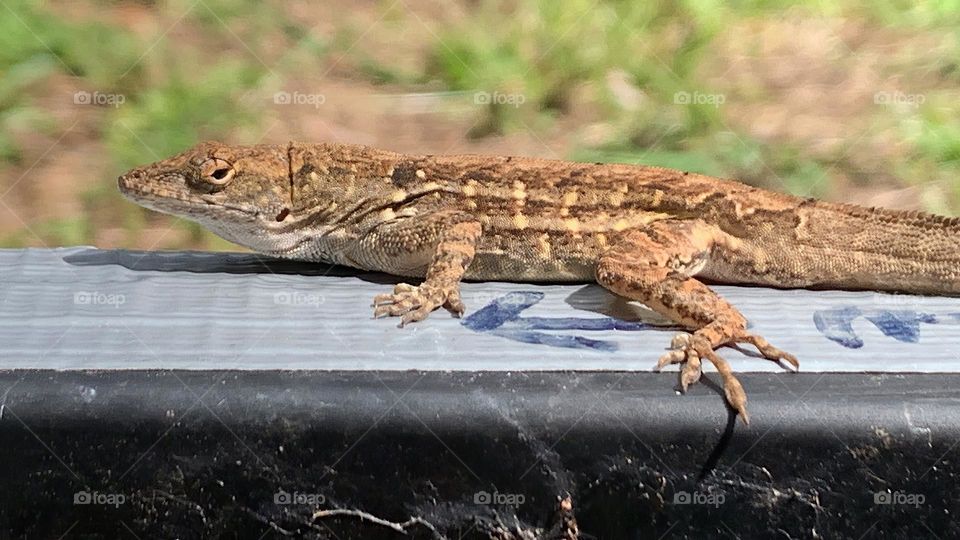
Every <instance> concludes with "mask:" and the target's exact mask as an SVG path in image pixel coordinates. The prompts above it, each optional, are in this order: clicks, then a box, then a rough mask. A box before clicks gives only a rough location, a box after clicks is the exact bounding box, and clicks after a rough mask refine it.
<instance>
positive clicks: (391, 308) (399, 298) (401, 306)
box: [373, 282, 466, 327]
mask: <svg viewBox="0 0 960 540" xmlns="http://www.w3.org/2000/svg"><path fill="white" fill-rule="evenodd" d="M440 306H443V307H445V308H447V309H448V310H449V311H450V312H451V313H453V315H454V316H455V317H460V316H461V315H463V312H464V311H465V310H466V307H465V306H464V305H463V301H462V300H461V299H460V290H459V287H458V286H457V285H456V284H454V285H453V286H449V287H443V286H437V285H434V284H432V283H430V282H424V283H422V284H421V285H419V286H414V285H410V284H409V283H398V284H397V285H396V286H395V287H394V288H393V293H386V294H378V295H377V296H376V297H374V299H373V307H374V308H375V309H374V311H373V317H374V318H380V317H385V316H391V317H400V326H401V327H402V326H403V325H405V324H407V323H411V322H417V321H422V320H423V319H426V318H427V316H428V315H430V312H432V311H433V310H435V309H437V308H438V307H440Z"/></svg>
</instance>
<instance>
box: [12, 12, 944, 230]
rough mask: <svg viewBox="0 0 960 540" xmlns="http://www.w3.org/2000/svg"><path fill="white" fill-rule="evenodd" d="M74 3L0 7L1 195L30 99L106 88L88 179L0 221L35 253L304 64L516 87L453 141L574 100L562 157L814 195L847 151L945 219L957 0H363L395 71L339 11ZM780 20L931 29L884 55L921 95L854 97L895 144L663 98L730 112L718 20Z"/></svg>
mask: <svg viewBox="0 0 960 540" xmlns="http://www.w3.org/2000/svg"><path fill="white" fill-rule="evenodd" d="M80 4H84V5H87V6H88V7H89V10H90V12H91V13H94V14H95V13H97V12H98V10H106V11H116V13H114V15H117V16H116V17H97V16H92V17H76V16H71V15H66V14H64V13H62V12H60V11H59V10H57V9H55V8H54V7H52V5H50V4H47V3H45V2H41V1H39V0H24V1H21V2H16V3H4V4H3V6H2V7H0V171H7V173H5V174H4V178H10V180H5V181H4V184H3V185H2V186H0V188H2V189H3V191H7V189H8V188H9V187H10V184H12V182H13V180H15V179H16V178H17V177H18V176H20V175H21V174H25V173H23V171H29V167H30V166H31V162H32V161H34V160H37V159H38V156H39V154H40V152H42V151H43V148H40V149H39V150H38V148H36V147H35V146H33V143H32V142H31V141H34V139H35V137H34V135H33V134H39V135H40V136H45V137H46V138H47V139H57V137H58V136H60V134H61V133H62V132H63V130H65V129H66V128H67V126H65V125H64V121H63V119H62V118H60V117H58V115H57V113H56V111H52V110H50V107H49V106H48V105H49V100H48V101H47V102H44V101H43V99H41V98H40V97H38V96H41V97H42V96H44V95H48V94H50V93H51V92H56V90H57V89H59V88H68V89H75V88H81V89H89V90H90V91H98V92H101V93H106V94H118V95H123V96H124V98H125V102H124V103H123V105H122V106H119V107H106V108H98V109H97V111H98V113H100V114H98V115H97V116H96V118H95V120H93V121H92V122H91V123H89V124H87V123H85V124H84V126H85V128H84V129H85V130H86V131H85V132H83V133H81V134H80V135H82V136H83V137H87V138H89V139H90V140H93V141H96V142H98V144H99V146H98V148H102V149H103V153H104V154H103V155H99V156H95V157H93V158H92V159H96V160H97V161H99V162H101V163H102V164H103V173H102V177H101V178H99V179H97V180H96V181H95V182H93V183H91V185H86V186H82V187H81V188H78V190H77V195H76V196H77V197H78V199H79V205H80V207H81V208H82V209H83V212H81V213H80V214H79V215H62V216H53V217H45V218H43V219H42V220H40V221H37V222H31V223H28V226H29V227H15V228H14V229H13V230H2V231H0V244H2V245H4V246H21V245H37V244H38V238H37V237H39V240H40V241H41V242H43V243H46V244H48V245H61V244H79V243H93V242H96V241H97V240H98V239H99V238H101V233H102V231H104V230H105V229H107V228H120V229H121V230H122V231H123V238H122V239H121V240H118V242H119V243H121V244H124V245H138V244H141V243H143V240H142V238H141V235H142V233H143V231H144V230H145V229H146V228H147V227H148V224H149V221H151V220H153V219H155V218H154V217H153V216H152V215H151V214H149V213H147V212H146V211H144V210H142V209H139V208H137V207H135V206H134V205H132V204H129V203H126V202H125V201H123V200H122V199H121V198H120V197H119V195H118V194H117V192H116V189H115V186H114V183H113V182H114V181H113V178H115V177H116V174H118V173H119V172H122V171H123V170H126V169H128V168H130V167H133V166H135V165H140V164H143V163H147V162H151V161H154V160H156V159H159V158H161V157H165V156H167V155H169V154H173V153H175V152H179V151H181V150H182V149H183V148H185V147H187V146H190V145H192V144H194V143H196V142H197V141H200V140H203V139H207V138H223V137H224V136H225V135H230V136H233V137H235V138H236V139H239V140H237V142H256V141H257V138H258V136H259V134H260V133H262V132H263V130H264V129H266V126H265V125H264V118H263V114H262V109H263V105H264V103H263V102H258V101H256V100H255V98H251V96H257V95H259V94H260V93H263V92H266V93H268V94H269V93H272V91H273V90H275V89H277V88H281V87H282V84H283V82H284V81H285V80H290V79H296V78H297V77H299V76H301V75H302V73H303V72H304V71H305V70H314V71H316V72H317V73H324V72H325V67H324V66H328V65H332V64H337V65H339V67H340V69H342V70H346V71H348V72H349V73H348V75H347V76H349V77H351V78H354V79H357V80H361V81H365V82H367V83H369V84H370V85H374V86H381V87H386V88H387V89H388V90H389V88H391V87H397V88H398V89H402V90H403V91H409V90H410V89H413V90H416V89H417V88H429V89H430V90H438V87H437V85H439V86H440V88H439V90H448V91H465V92H478V91H482V92H485V93H487V94H492V93H497V94H498V95H501V96H522V99H523V104H522V105H521V106H515V105H514V104H512V103H489V104H487V105H486V106H485V107H483V108H480V109H479V112H478V114H479V115H480V117H479V118H478V119H477V122H476V123H475V124H474V127H473V128H472V129H471V131H470V133H469V134H468V135H469V137H471V138H472V139H473V140H483V139H484V138H488V137H495V136H498V135H501V134H511V133H517V132H524V131H526V130H528V129H533V130H534V131H535V133H534V135H533V136H534V137H540V136H545V135H543V134H544V133H547V132H549V131H550V129H551V128H552V127H553V126H555V125H557V124H558V123H559V122H561V121H563V120H564V119H565V118H577V117H579V116H581V115H583V114H585V113H583V112H582V111H583V110H588V111H589V115H588V116H589V117H590V120H589V121H590V122H591V123H593V124H599V125H602V126H603V128H604V129H603V136H602V137H600V138H599V139H598V138H592V139H589V140H588V139H587V138H585V139H584V142H582V143H581V144H580V145H579V147H577V148H574V149H573V150H572V151H571V152H570V154H569V155H568V156H566V157H568V158H571V159H577V160H584V161H610V162H613V161H616V162H626V163H644V164H650V165H661V166H667V167H674V168H680V169H685V170H691V171H697V172H703V173H706V174H711V175H716V176H723V177H735V178H738V179H741V180H743V181H746V182H749V183H753V184H756V185H763V186H766V187H770V188H774V189H780V190H785V191H790V192H793V193H797V194H802V195H815V196H819V195H824V194H826V193H828V190H827V188H828V187H829V179H830V174H831V170H836V169H840V170H844V171H845V172H847V173H849V174H848V176H849V177H852V178H855V179H858V181H859V182H867V183H869V182H871V181H872V178H873V177H874V176H875V175H872V174H870V172H869V171H866V170H862V166H861V165H858V163H864V162H867V163H872V164H873V165H874V166H876V167H879V168H882V169H883V170H885V171H888V174H887V175H884V176H885V177H890V176H892V177H896V178H897V179H898V181H899V182H900V183H901V184H902V185H903V186H909V185H911V184H924V183H936V185H937V186H943V196H942V197H941V196H925V197H923V201H924V203H925V204H926V205H927V207H928V209H930V210H934V211H938V212H941V213H956V211H957V209H958V208H960V181H958V173H960V100H958V99H957V97H958V96H957V92H956V90H955V89H956V84H957V83H958V82H960V67H958V66H960V29H958V28H960V24H958V23H960V0H942V1H935V2H927V3H924V4H922V5H914V4H913V3H912V2H908V1H890V0H870V1H867V2H852V1H843V2H825V1H824V2H817V1H812V2H802V3H800V4H796V3H793V2H778V1H759V0H756V1H741V2H733V3H725V2H719V1H715V0H678V1H672V2H662V3H647V2H633V1H625V0H600V1H595V0H567V1H565V2H555V1H550V0H530V1H527V2H508V1H500V0H490V1H483V2H465V3H463V4H461V5H460V10H461V11H462V13H463V16H462V17H458V18H452V19H450V20H444V21H443V24H439V25H437V28H440V30H438V31H437V32H436V34H434V33H433V32H428V33H424V32H423V31H422V29H423V27H422V24H423V23H422V17H424V16H425V15H423V16H422V15H414V16H411V14H409V13H405V12H404V11H403V10H402V9H399V8H397V7H396V6H395V5H394V7H393V11H392V12H390V13H388V12H387V11H386V10H387V9H388V8H390V6H391V5H392V4H390V3H387V2H383V3H379V4H377V7H376V9H374V10H373V11H372V15H371V17H372V18H373V17H381V16H382V17H383V18H384V19H385V20H386V21H387V22H388V23H389V24H390V25H391V28H393V29H397V28H400V29H402V28H405V27H406V28H410V29H415V30H416V31H415V32H414V31H411V32H409V34H410V35H413V36H419V37H414V38H411V37H409V36H406V37H397V39H420V40H423V41H424V42H425V43H424V46H423V47H420V48H419V49H416V50H419V51H421V53H420V54H422V55H423V57H422V58H421V59H420V60H422V61H420V62H410V63H407V62H404V63H403V64H402V65H399V64H397V63H394V62H390V61H385V60H383V59H382V58H381V57H380V56H379V55H377V54H372V53H371V51H370V50H368V49H366V48H365V47H362V46H359V47H358V46H356V45H357V43H358V42H361V43H362V41H363V40H364V37H365V36H366V34H365V30H364V29H363V28H364V26H363V25H362V24H359V23H357V21H353V22H344V23H343V24H339V25H337V26H336V28H335V29H334V30H333V31H330V32H321V33H318V32H314V31H312V30H311V28H310V27H309V25H308V24H307V23H305V22H304V21H303V20H302V19H296V18H294V17H293V16H291V15H289V13H288V10H285V9H282V6H283V5H282V4H279V5H278V4H277V3H275V2H254V1H239V0H204V2H200V3H197V4H194V3H192V2H186V1H180V0H175V1H171V2H143V3H142V4H140V5H139V8H138V9H139V10H140V12H141V13H142V12H144V11H146V12H148V13H149V18H150V19H151V21H152V23H153V24H152V26H149V25H148V29H147V30H143V29H142V28H138V27H137V26H136V25H129V24H125V23H124V22H123V18H122V16H123V13H121V12H120V11H119V10H116V9H115V8H116V6H115V5H114V4H113V3H110V2H100V1H96V0H90V1H89V2H86V3H80ZM786 16H789V17H800V18H809V19H811V20H817V19H821V18H851V19H855V20H857V21H859V24H860V25H862V27H863V30H862V32H863V33H864V34H865V35H870V34H871V33H880V34H882V33H896V34H897V35H908V36H909V35H911V34H916V35H918V36H921V35H922V36H928V35H937V36H941V41H940V47H939V49H938V52H937V54H936V55H935V58H934V59H933V60H932V61H927V60H924V61H923V62H914V60H915V59H914V58H905V59H903V61H902V62H899V63H896V67H897V69H898V70H900V71H899V72H898V73H897V75H898V76H900V77H902V79H903V80H908V81H911V80H914V79H916V80H923V81H928V82H927V83H925V87H924V92H923V94H922V95H923V96H924V100H923V103H921V104H919V106H916V107H906V108H905V107H873V108H871V109H870V113H869V114H870V115H871V123H872V125H876V126H880V127H882V128H884V129H886V130H888V131H889V134H890V138H891V139H893V140H894V141H902V144H903V145H905V149H902V150H901V151H898V152H897V153H892V154H890V155H885V154H878V155H876V156H873V155H866V156H864V155H860V153H861V150H860V149H859V148H854V147H851V148H852V149H853V152H852V153H853V154H854V157H856V159H852V158H851V157H850V156H848V155H839V156H838V155H835V154H829V155H823V154H822V153H817V152H812V151H810V150H809V148H807V147H806V146H804V145H802V144H799V143H798V142H796V141H791V140H782V139H781V140H771V139H762V138H758V137H757V136H754V135H751V134H749V133H748V132H747V130H745V129H743V128H736V127H731V126H736V125H741V126H742V125H743V122H740V123H738V122H732V121H731V118H730V117H728V116H726V114H725V111H726V109H725V107H726V105H725V106H722V107H721V106H717V105H716V104H713V103H690V104H683V103H678V102H677V100H678V97H677V96H678V95H680V94H682V93H685V92H686V93H690V92H696V91H697V90H698V89H699V90H701V91H704V92H708V91H712V92H714V94H712V95H722V96H724V99H726V101H727V104H729V103H730V102H731V101H732V100H733V99H736V100H737V102H738V104H739V105H745V106H749V105H750V103H751V101H754V100H755V101H760V100H763V99H766V98H767V97H768V96H767V95H765V94H764V93H763V89H760V90H759V91H757V92H756V93H754V92H752V91H744V90H743V89H742V88H733V87H731V88H722V87H721V88H717V86H716V83H715V79H709V78H708V77H707V75H708V74H709V73H710V72H711V68H712V67H715V64H716V63H717V62H718V58H717V56H716V54H717V49H718V47H719V45H718V43H719V42H720V40H721V39H730V38H731V36H729V35H728V32H729V30H730V29H731V28H738V27H740V25H749V24H762V23H763V22H764V21H766V20H774V19H778V18H782V17H786ZM338 20H339V19H338ZM316 22H317V23H319V22H321V21H316ZM361 22H362V21H361ZM171 29H175V30H174V31H171ZM406 34H407V33H404V32H399V33H398V36H401V35H406ZM734 37H735V36H734ZM343 58H346V60H343V61H342V59H343ZM891 62H892V61H891ZM411 66H414V67H411ZM416 66H419V67H416ZM887 75H889V74H887ZM340 76H343V74H341V75H340ZM612 78H613V79H617V80H619V81H621V82H620V83H618V84H620V85H621V86H626V87H628V88H629V89H633V92H634V93H635V94H636V95H634V96H633V97H632V100H631V99H626V100H625V99H624V97H623V96H622V95H618V93H617V90H616V88H615V87H616V85H613V84H611V80H612ZM711 80H713V81H714V82H713V83H711ZM585 88H586V89H588V90H589V92H586V93H585V91H584V89H585ZM398 91H399V90H398ZM59 99H60V103H63V101H64V100H63V99H62V98H59ZM581 127H584V126H581ZM63 144H66V143H63ZM851 144H853V142H851ZM28 156H29V157H30V159H27V157H28ZM858 167H860V169H858ZM848 169H849V170H848ZM894 187H897V186H894ZM901 187H902V186H901ZM936 193H939V192H936ZM28 202H31V201H28ZM31 203H32V204H36V205H43V204H44V201H42V200H36V201H32V202H31ZM176 227H178V228H179V229H180V230H183V231H185V234H184V235H181V236H180V237H179V238H181V239H183V238H185V239H186V240H178V241H179V242H185V243H186V245H188V246H192V247H206V248H210V247H214V248H224V247H227V246H228V245H229V244H227V243H225V242H223V241H219V240H215V239H213V237H212V236H211V235H209V234H207V233H205V232H203V231H202V230H201V229H200V228H198V227H197V226H196V225H191V224H188V223H186V222H177V224H176ZM162 245H168V244H162ZM170 245H171V246H174V247H183V246H180V245H177V244H170Z"/></svg>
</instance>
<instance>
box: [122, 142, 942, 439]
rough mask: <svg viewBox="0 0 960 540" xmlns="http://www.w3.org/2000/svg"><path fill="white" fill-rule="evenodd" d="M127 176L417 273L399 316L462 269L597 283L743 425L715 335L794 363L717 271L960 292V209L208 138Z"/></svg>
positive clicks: (227, 217) (483, 275) (550, 163)
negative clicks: (633, 312) (638, 311)
mask: <svg viewBox="0 0 960 540" xmlns="http://www.w3.org/2000/svg"><path fill="white" fill-rule="evenodd" d="M118 185H119V189H120V191H121V192H122V194H123V195H124V196H125V197H127V198H128V199H131V200H132V201H134V202H137V203H139V204H140V205H143V206H145V207H147V208H150V209H153V210H157V211H160V212H165V213H170V214H174V215H178V216H182V217H186V218H188V219H191V220H193V221H196V222H199V223H200V224H202V225H204V226H205V227H207V228H209V229H210V230H212V231H213V232H214V233H216V234H218V235H220V236H222V237H223V238H225V239H227V240H229V241H231V242H235V243H237V244H240V245H242V246H245V247H247V248H249V249H251V250H253V251H256V252H259V253H262V254H266V255H270V256H275V257H281V258H287V259H296V260H302V261H313V262H325V263H331V264H339V265H345V266H348V267H353V268H357V269H362V270H366V271H379V272H386V273H389V274H394V275H397V276H402V277H407V278H419V279H421V280H422V281H421V282H420V284H419V285H413V284H409V283H399V284H397V285H396V286H395V287H394V288H393V290H392V292H388V293H384V294H379V295H377V296H376V297H375V298H374V299H373V308H374V317H386V316H394V317H400V325H401V326H403V325H404V324H408V323H412V322H416V321H421V320H423V319H424V318H426V317H427V316H428V315H429V314H430V313H431V312H432V311H434V310H436V309H438V308H441V307H443V308H446V309H447V310H449V311H450V312H451V313H453V314H454V315H455V316H460V315H462V314H463V313H464V311H465V309H466V307H465V305H464V303H463V301H462V299H461V297H460V292H459V291H460V286H459V284H460V282H461V280H463V279H469V280H481V281H486V280H500V281H521V282H524V281H533V282H544V281H546V282H596V283H598V284H599V285H601V286H602V287H604V288H606V289H608V290H609V291H611V292H613V293H614V294H616V295H619V296H622V297H625V298H626V299H628V300H632V301H639V302H641V303H643V304H645V305H646V306H647V307H649V308H651V309H652V310H653V311H656V312H658V313H660V314H661V315H664V316H666V317H667V318H668V319H670V320H671V321H673V322H674V323H677V324H678V325H680V326H682V327H683V328H684V329H685V330H688V331H687V332H683V333H680V334H677V335H676V336H675V337H674V338H673V339H672V341H671V344H670V347H669V349H668V350H667V352H666V353H665V354H663V356H661V357H660V359H659V361H658V362H657V365H656V368H655V369H656V370H658V371H659V370H660V369H662V368H663V367H665V366H667V365H671V364H679V365H680V372H679V380H680V381H679V382H680V387H681V389H682V390H683V391H686V390H687V389H688V387H689V385H691V384H693V383H695V382H697V381H698V380H700V377H701V375H702V361H703V360H704V359H706V360H707V361H708V362H710V363H711V364H712V365H713V366H714V367H715V369H716V371H717V372H718V373H719V376H720V378H721V382H722V384H723V393H724V396H725V398H726V400H727V402H728V403H729V404H730V406H731V407H732V408H733V409H734V411H735V412H736V414H737V415H738V416H739V417H740V418H741V420H742V421H743V422H744V423H745V424H749V415H748V412H747V407H746V404H747V397H746V393H745V391H744V388H743V385H742V384H741V383H740V381H739V380H738V379H737V377H736V375H735V374H734V373H733V372H732V369H731V367H730V366H729V364H728V363H727V361H726V360H724V359H723V358H722V357H721V356H720V355H718V354H717V352H716V351H717V349H719V348H721V347H723V346H730V345H735V344H739V343H748V344H751V345H753V346H754V347H756V348H757V350H758V351H759V352H760V354H761V355H762V356H763V357H764V358H766V359H769V360H772V361H775V362H778V363H779V364H780V365H781V366H783V367H786V365H785V364H783V362H786V363H787V364H790V365H791V366H792V367H793V369H799V362H798V360H797V358H796V357H795V356H793V355H792V354H790V353H787V352H785V351H782V350H780V349H778V348H776V347H774V346H773V345H771V344H770V343H769V342H767V340H765V339H764V338H763V337H761V336H759V335H755V334H752V333H750V332H748V331H747V320H746V318H745V317H744V316H743V315H742V314H741V313H740V312H739V311H738V310H737V309H736V308H735V307H734V306H733V305H731V304H730V303H728V302H727V301H726V300H724V299H723V298H722V297H720V296H719V295H718V294H717V293H716V292H714V291H713V290H712V289H711V288H709V286H708V284H707V283H729V284H745V285H758V286H768V287H776V288H839V289H847V290H880V291H895V292H903V293H914V294H948V295H957V294H958V293H960V266H958V263H960V218H952V217H945V216H938V215H933V214H928V213H923V212H916V211H898V210H889V209H883V208H867V207H863V206H856V205H850V204H840V203H829V202H825V201H821V200H817V199H814V198H801V197H797V196H793V195H787V194H783V193H779V192H774V191H767V190H763V189H760V188H756V187H751V186H748V185H746V184H743V183H740V182H737V181H734V180H727V179H719V178H713V177H710V176H705V175H702V174H697V173H693V172H685V171H680V170H673V169H667V168H659V167H652V166H643V165H627V164H615V163H611V164H605V163H578V162H568V161H561V160H548V159H538V158H530V157H512V156H482V155H410V154H401V153H396V152H391V151H387V150H379V149H375V148H371V147H367V146H360V145H351V144H339V143H318V144H309V143H299V142H290V143H288V144H285V145H282V144H281V145H253V146H232V145H226V144H222V143H218V142H205V143H200V144H198V145H196V146H195V147H193V148H191V149H188V150H186V151H184V152H183V153H180V154H178V155H175V156H173V157H170V158H168V159H164V160H161V161H158V162H156V163H153V164H151V165H147V166H144V167H139V168H135V169H133V170H131V171H129V172H127V173H126V174H123V175H121V176H120V177H119V179H118ZM410 281H414V280H413V279H411V280H410Z"/></svg>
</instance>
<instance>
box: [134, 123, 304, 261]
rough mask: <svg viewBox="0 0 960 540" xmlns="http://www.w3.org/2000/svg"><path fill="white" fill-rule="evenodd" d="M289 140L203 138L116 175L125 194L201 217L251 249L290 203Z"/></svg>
mask: <svg viewBox="0 0 960 540" xmlns="http://www.w3.org/2000/svg"><path fill="white" fill-rule="evenodd" d="M289 171H290V168H289V158H288V148H287V146H286V145H282V146H275V145H259V146H229V145H225V144H221V143H218V142H205V143H201V144H198V145H197V146H194V147H193V148H191V149H189V150H187V151H185V152H183V153H181V154H178V155H176V156H173V157H171V158H168V159H165V160H162V161H158V162H156V163H153V164H150V165H146V166H144V167H138V168H135V169H133V170H131V171H129V172H127V173H126V174H123V175H121V176H120V178H119V179H118V182H117V183H118V186H119V188H120V192H121V193H123V195H124V196H125V197H126V198H128V199H130V200H132V201H134V202H136V203H137V204H140V205H142V206H145V207H147V208H150V209H153V210H157V211H160V212H165V213H168V214H173V215H177V216H181V217H185V218H187V219H191V220H194V221H197V222H199V223H201V224H203V225H204V226H206V227H208V228H210V229H211V230H213V231H214V232H216V233H217V234H219V235H220V236H223V237H224V238H226V239H228V240H231V241H233V242H236V243H238V244H241V245H245V246H247V247H250V248H252V249H263V250H265V251H272V250H271V249H267V248H270V247H272V246H260V245H258V243H259V242H262V241H263V240H262V239H263V238H265V237H267V236H268V235H265V234H263V233H264V232H267V231H270V230H272V229H273V228H276V227H277V226H278V225H279V224H280V222H281V221H283V219H284V218H285V217H286V214H287V213H288V212H289V210H288V209H289V207H290V176H289V174H290V173H289Z"/></svg>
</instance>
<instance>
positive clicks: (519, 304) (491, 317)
mask: <svg viewBox="0 0 960 540" xmlns="http://www.w3.org/2000/svg"><path fill="white" fill-rule="evenodd" d="M543 298H544V294H543V293H542V292H537V291H516V292H511V293H507V294H505V295H503V296H500V297H498V298H496V299H494V300H493V301H492V302H490V303H489V304H487V305H486V306H484V307H483V308H481V309H479V310H477V311H476V312H474V313H472V314H471V315H470V316H468V317H466V318H465V319H463V320H462V321H461V322H460V324H462V325H463V326H465V327H467V328H469V329H470V330H473V331H474V332H479V333H489V334H492V335H495V336H498V337H502V338H506V339H509V340H513V341H519V342H521V343H530V344H536V345H547V346H549V347H561V348H565V349H589V350H595V351H603V352H614V351H616V350H617V349H618V348H619V346H618V345H617V344H616V343H614V342H612V341H607V340H599V339H590V338H585V337H582V336H576V335H569V334H566V335H565V334H547V333H544V332H537V331H536V330H581V331H603V330H625V331H630V332H633V331H638V330H646V329H647V328H654V327H653V326H652V325H648V324H645V323H641V322H629V321H620V320H617V319H614V318H612V317H603V318H580V317H558V318H548V317H521V316H520V315H521V313H522V312H523V311H524V310H525V309H527V308H530V307H532V306H534V305H536V304H537V303H538V302H540V301H541V300H543Z"/></svg>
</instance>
